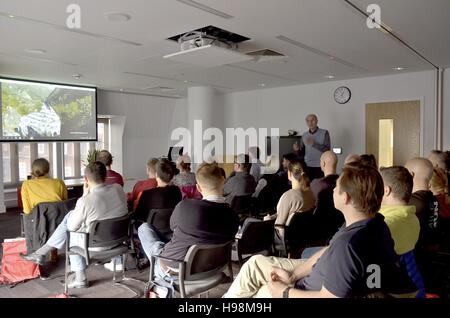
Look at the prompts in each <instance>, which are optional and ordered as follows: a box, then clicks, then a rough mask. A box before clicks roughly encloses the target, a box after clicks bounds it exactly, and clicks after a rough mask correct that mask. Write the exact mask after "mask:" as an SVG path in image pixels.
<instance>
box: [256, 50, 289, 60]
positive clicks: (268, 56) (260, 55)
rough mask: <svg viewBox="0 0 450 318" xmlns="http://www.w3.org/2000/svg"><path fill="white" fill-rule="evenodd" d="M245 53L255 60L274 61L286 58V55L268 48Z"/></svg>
mask: <svg viewBox="0 0 450 318" xmlns="http://www.w3.org/2000/svg"><path fill="white" fill-rule="evenodd" d="M247 55H249V56H251V57H253V58H254V59H255V61H257V62H266V61H274V60H280V59H284V58H287V56H286V55H284V54H282V53H280V52H277V51H274V50H270V49H262V50H257V51H252V52H248V53H247Z"/></svg>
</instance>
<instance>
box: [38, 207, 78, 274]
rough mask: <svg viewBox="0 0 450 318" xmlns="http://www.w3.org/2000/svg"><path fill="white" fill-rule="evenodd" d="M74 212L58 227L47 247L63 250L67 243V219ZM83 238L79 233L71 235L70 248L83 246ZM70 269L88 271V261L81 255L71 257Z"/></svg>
mask: <svg viewBox="0 0 450 318" xmlns="http://www.w3.org/2000/svg"><path fill="white" fill-rule="evenodd" d="M71 213H72V211H70V212H69V213H67V214H66V216H65V217H64V219H63V220H62V222H61V223H60V224H59V225H58V227H57V228H56V230H55V232H53V234H52V235H51V236H50V238H49V239H48V241H47V243H46V244H47V245H48V246H51V247H54V248H57V249H61V248H63V247H64V244H65V243H66V235H67V219H68V218H69V217H70V214H71ZM82 239H83V236H82V235H81V234H78V233H70V246H71V247H72V246H81V242H82ZM69 257H70V269H71V270H72V271H75V272H78V271H82V270H85V269H86V260H85V259H84V257H82V256H80V255H70V256H69Z"/></svg>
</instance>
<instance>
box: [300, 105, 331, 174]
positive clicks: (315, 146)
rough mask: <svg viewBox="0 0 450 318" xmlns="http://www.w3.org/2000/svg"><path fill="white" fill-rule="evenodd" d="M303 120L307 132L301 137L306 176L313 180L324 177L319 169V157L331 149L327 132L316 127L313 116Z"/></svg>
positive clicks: (314, 116)
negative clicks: (306, 169) (306, 168)
mask: <svg viewBox="0 0 450 318" xmlns="http://www.w3.org/2000/svg"><path fill="white" fill-rule="evenodd" d="M305 120H306V124H307V125H308V128H309V130H308V131H307V132H305V133H304V134H303V135H302V141H303V144H304V147H305V163H306V166H307V167H308V176H309V179H310V180H313V179H316V178H322V177H323V176H324V175H323V172H322V170H321V169H320V157H321V156H322V153H324V152H325V151H328V150H330V149H331V141H330V134H329V133H328V130H326V129H321V128H319V127H318V126H317V122H318V120H317V116H316V115H315V114H309V115H308V116H306V118H305Z"/></svg>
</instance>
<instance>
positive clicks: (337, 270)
mask: <svg viewBox="0 0 450 318" xmlns="http://www.w3.org/2000/svg"><path fill="white" fill-rule="evenodd" d="M383 193H384V186H383V180H382V178H381V175H380V174H379V172H378V171H377V170H376V169H375V168H373V167H367V166H364V165H361V164H359V163H355V164H348V165H346V166H345V167H344V169H343V171H342V175H341V176H340V177H339V179H338V181H337V184H336V188H335V190H334V194H333V199H334V204H335V206H336V208H337V209H339V210H340V211H342V213H343V214H344V217H345V221H346V226H344V227H342V228H341V229H340V230H339V231H338V232H337V233H336V235H335V236H334V237H333V239H332V240H331V242H330V245H329V246H327V247H325V248H323V249H322V250H320V251H318V252H317V253H316V254H314V255H313V256H312V257H311V258H310V259H308V260H292V259H285V258H276V257H264V256H253V257H252V258H251V259H250V260H249V261H247V263H245V264H244V266H243V267H242V268H241V270H240V272H239V274H238V275H237V277H236V279H235V281H234V282H233V284H232V285H231V287H230V289H229V290H228V292H227V293H226V294H225V297H298V298H316V297H320V298H323V297H365V296H368V295H369V294H374V293H378V292H381V293H389V294H392V295H402V296H406V295H407V296H411V297H413V296H415V294H416V287H415V286H414V285H413V284H412V282H411V281H410V279H409V277H408V276H407V274H406V272H405V271H404V270H403V269H402V268H401V267H400V265H399V258H398V256H397V255H396V253H395V251H394V242H393V240H392V238H391V235H390V232H389V229H388V227H387V225H386V223H384V221H383V216H382V215H381V214H378V213H377V211H378V210H379V208H380V205H381V200H382V198H383Z"/></svg>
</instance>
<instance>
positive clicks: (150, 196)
mask: <svg viewBox="0 0 450 318" xmlns="http://www.w3.org/2000/svg"><path fill="white" fill-rule="evenodd" d="M155 168H156V169H155V170H156V173H155V176H156V182H157V184H158V186H157V187H156V188H153V189H150V190H145V191H143V192H142V195H141V197H140V199H139V203H138V205H137V207H136V210H135V211H134V214H133V218H134V219H136V220H139V221H141V222H146V221H147V217H148V214H149V212H150V210H151V209H171V208H175V206H176V205H177V204H178V202H180V201H181V191H180V188H179V187H177V186H175V185H171V181H172V178H173V174H174V171H173V168H172V165H171V163H170V161H168V160H167V159H161V160H159V161H158V162H157V163H156V166H155Z"/></svg>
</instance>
